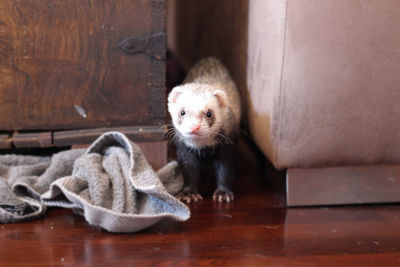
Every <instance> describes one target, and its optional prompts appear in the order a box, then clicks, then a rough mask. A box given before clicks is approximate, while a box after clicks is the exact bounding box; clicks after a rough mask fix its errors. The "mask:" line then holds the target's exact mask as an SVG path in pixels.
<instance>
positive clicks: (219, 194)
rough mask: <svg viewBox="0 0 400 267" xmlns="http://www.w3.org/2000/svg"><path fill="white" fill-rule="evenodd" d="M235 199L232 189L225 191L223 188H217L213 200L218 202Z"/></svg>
mask: <svg viewBox="0 0 400 267" xmlns="http://www.w3.org/2000/svg"><path fill="white" fill-rule="evenodd" d="M233 199H234V195H233V192H232V191H228V192H226V191H224V190H221V189H217V190H215V192H214V194H213V200H214V201H218V202H232V201H233Z"/></svg>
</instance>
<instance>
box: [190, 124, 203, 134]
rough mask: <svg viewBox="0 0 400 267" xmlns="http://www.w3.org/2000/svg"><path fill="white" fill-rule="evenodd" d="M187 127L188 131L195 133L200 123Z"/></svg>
mask: <svg viewBox="0 0 400 267" xmlns="http://www.w3.org/2000/svg"><path fill="white" fill-rule="evenodd" d="M189 129H190V133H196V132H197V131H198V130H200V125H199V124H197V125H192V126H190V127H189Z"/></svg>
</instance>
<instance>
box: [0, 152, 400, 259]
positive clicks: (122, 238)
mask: <svg viewBox="0 0 400 267" xmlns="http://www.w3.org/2000/svg"><path fill="white" fill-rule="evenodd" d="M256 162H257V157H255V156H254V155H253V154H251V153H250V151H249V150H248V148H247V147H243V145H241V146H240V151H239V153H238V163H239V164H238V180H237V181H236V183H235V191H236V196H237V198H236V200H235V202H233V203H230V204H229V205H228V204H215V203H213V202H212V201H211V199H210V197H211V194H212V190H213V188H214V187H213V185H210V186H209V185H207V186H206V187H205V188H204V191H205V192H206V194H205V195H206V199H205V201H204V202H203V203H200V204H198V205H192V206H191V212H192V216H191V218H190V219H189V220H188V221H187V222H185V223H177V222H172V221H164V222H161V223H159V224H157V225H155V226H153V227H151V228H149V229H147V230H145V231H142V232H139V233H135V234H111V233H107V232H105V231H102V230H100V229H97V228H94V227H91V226H90V225H88V224H87V223H86V222H85V221H84V219H83V218H82V217H80V216H78V215H76V214H74V213H73V212H72V211H70V210H66V209H50V210H49V211H48V213H47V214H46V216H45V217H44V218H43V219H41V220H36V221H30V222H24V223H16V224H5V225H0V240H1V242H2V244H6V245H3V246H2V247H1V249H0V263H1V264H2V265H4V266H59V265H67V266H75V265H88V266H98V265H112V266H137V265H139V266H208V265H215V266H372V265H373V266H376V265H380V266H396V265H398V264H399V263H400V246H399V240H400V215H399V212H400V206H399V205H385V206H354V207H331V208H296V209H286V208H285V207H284V205H285V201H284V198H283V197H282V195H280V194H277V193H276V192H273V191H272V190H271V188H270V186H269V184H268V182H267V180H266V177H265V175H264V172H263V171H262V168H261V167H260V166H258V164H256ZM267 175H268V176H280V177H281V179H283V178H284V173H281V172H280V173H278V172H276V171H273V170H272V169H271V170H270V171H269V172H268V173H267ZM211 184H212V183H211Z"/></svg>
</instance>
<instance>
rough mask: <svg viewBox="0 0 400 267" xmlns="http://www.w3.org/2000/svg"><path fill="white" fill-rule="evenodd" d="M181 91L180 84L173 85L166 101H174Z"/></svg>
mask: <svg viewBox="0 0 400 267" xmlns="http://www.w3.org/2000/svg"><path fill="white" fill-rule="evenodd" d="M181 93H182V88H181V87H180V86H177V87H175V88H174V89H172V91H171V93H169V95H168V102H169V103H176V100H177V99H178V96H179V95H180V94H181Z"/></svg>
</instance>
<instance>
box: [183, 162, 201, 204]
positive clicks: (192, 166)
mask: <svg viewBox="0 0 400 267" xmlns="http://www.w3.org/2000/svg"><path fill="white" fill-rule="evenodd" d="M180 167H181V171H182V175H183V181H184V183H183V189H182V191H181V193H179V194H178V196H177V198H178V199H179V200H180V201H182V202H185V203H187V204H189V203H192V202H199V201H202V200H203V197H202V196H201V195H200V194H199V193H198V188H199V181H200V168H199V166H198V164H197V163H196V161H195V160H194V161H192V160H190V159H188V158H186V159H185V160H183V161H180Z"/></svg>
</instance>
